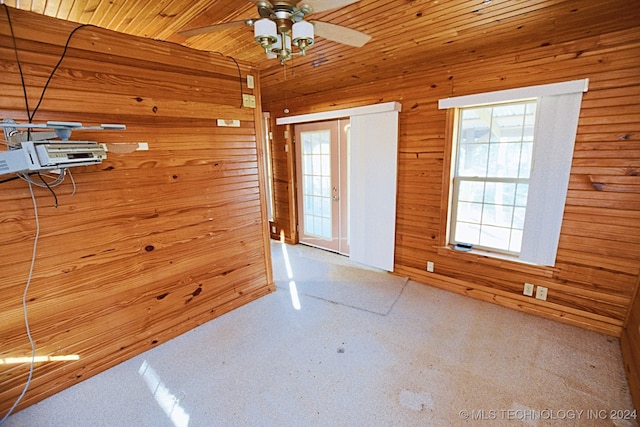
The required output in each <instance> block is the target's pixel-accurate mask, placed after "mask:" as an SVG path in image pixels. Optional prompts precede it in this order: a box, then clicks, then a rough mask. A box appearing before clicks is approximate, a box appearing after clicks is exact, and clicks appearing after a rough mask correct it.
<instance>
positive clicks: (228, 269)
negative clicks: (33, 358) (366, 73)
mask: <svg viewBox="0 0 640 427" xmlns="http://www.w3.org/2000/svg"><path fill="white" fill-rule="evenodd" d="M10 12H11V15H10V16H11V20H12V23H13V26H14V33H15V35H16V43H17V46H18V56H19V58H20V62H21V65H22V71H23V73H24V80H25V83H26V85H27V93H28V100H29V106H30V108H31V110H32V111H33V109H34V107H35V105H36V104H37V101H38V97H39V96H40V93H41V92H42V88H43V86H44V84H45V83H46V80H47V78H48V76H49V73H50V72H51V70H52V68H53V66H54V65H55V64H56V62H57V61H58V59H59V58H60V55H61V53H62V50H63V46H64V43H65V42H66V40H67V37H68V36H69V34H70V33H71V31H72V30H73V29H74V28H75V27H76V25H75V24H70V23H67V22H63V21H58V20H55V19H53V18H47V17H42V16H38V15H35V14H31V13H27V12H22V11H19V10H15V9H12V10H11V11H10ZM10 35H11V33H10V29H9V26H8V22H7V18H6V15H5V14H4V8H1V9H0V57H1V58H2V59H1V60H0V70H1V72H2V75H3V78H2V80H1V81H0V92H1V93H2V96H0V116H2V117H12V118H15V119H19V120H26V118H27V115H26V112H25V110H24V105H25V103H24V99H23V91H22V87H21V83H20V81H21V80H20V76H19V74H18V67H17V64H16V61H15V59H14V58H15V53H14V50H13V41H12V39H11V36H10ZM69 46H70V47H69V49H68V51H67V56H66V57H65V58H64V60H63V61H62V63H61V66H60V68H59V69H58V70H57V72H56V74H55V75H54V77H53V78H52V80H51V83H50V85H49V88H48V90H47V91H46V94H45V96H44V101H43V102H42V104H41V106H40V108H39V110H38V111H37V113H36V114H35V117H34V121H36V122H40V121H46V120H62V121H80V122H83V123H85V124H97V123H124V124H126V125H127V130H126V131H122V132H120V131H118V132H95V131H93V132H91V131H84V132H83V131H76V132H74V133H73V135H72V139H85V140H97V141H100V142H133V141H135V142H147V143H148V144H149V151H138V152H134V153H130V154H117V153H113V152H109V153H108V158H107V159H106V160H105V161H104V162H103V163H102V164H100V165H94V166H87V167H78V168H73V169H71V172H72V173H73V177H74V180H75V183H76V189H75V194H72V193H73V186H72V184H71V181H70V178H69V177H67V179H66V181H65V182H64V183H63V184H62V185H60V186H58V187H55V188H54V189H53V190H54V191H55V193H56V195H57V197H58V207H54V199H53V197H52V195H51V193H50V192H49V191H48V190H47V189H42V188H35V190H34V192H35V196H36V200H37V203H38V214H39V224H40V236H39V241H38V246H37V257H36V262H35V269H34V272H33V276H32V281H31V284H30V287H29V292H28V304H27V307H28V311H29V321H30V328H31V333H32V335H33V338H34V340H35V344H36V354H37V355H38V356H60V355H77V356H78V357H79V360H77V361H66V362H47V363H37V364H36V368H35V371H34V375H33V381H32V383H31V387H30V388H29V391H28V392H27V394H26V395H25V398H24V400H23V402H22V403H21V405H20V406H19V408H23V407H25V406H27V405H29V404H32V403H35V402H37V401H39V400H41V399H43V398H44V397H46V396H49V395H50V394H52V393H54V392H57V391H59V390H62V389H64V388H66V387H69V386H70V385H72V384H75V383H77V382H78V381H81V380H83V379H85V378H87V377H90V376H92V375H95V374H96V373H98V372H100V371H102V370H104V369H107V368H108V367H110V366H113V365H115V364H117V363H120V362H122V361H124V360H126V359H127V358H129V357H132V356H133V355H136V354H139V353H141V352H143V351H145V350H148V349H150V348H152V347H153V346H155V345H158V344H159V343H162V342H165V341H167V340H169V339H171V338H173V337H175V336H177V335H179V334H181V333H183V332H185V331H187V330H189V329H191V328H193V327H195V326H197V325H199V324H202V323H204V322H206V321H208V320H210V319H212V318H214V317H216V316H219V315H221V314H223V313H225V312H227V311H229V310H231V309H233V308H235V307H238V306H240V305H242V304H245V303H247V302H250V301H252V300H254V299H256V298H258V297H260V296H262V295H264V294H266V293H268V292H270V291H272V290H274V286H273V283H272V278H271V270H270V269H271V266H270V255H269V252H268V246H266V245H265V239H268V234H267V227H266V216H265V212H264V211H265V206H264V203H263V202H262V196H261V193H262V191H263V190H262V186H263V182H261V178H260V177H261V176H262V173H263V171H262V170H261V166H260V165H261V161H260V158H261V157H260V156H261V152H260V148H259V146H258V143H257V142H258V137H257V135H260V132H259V128H260V126H261V123H260V120H256V117H260V112H259V110H258V111H256V110H253V109H248V108H240V100H241V90H242V92H243V93H254V94H258V93H257V90H258V89H259V82H260V80H259V77H258V76H257V75H256V83H258V86H257V87H256V89H254V90H252V89H249V88H247V87H246V84H243V87H242V89H241V87H240V78H241V77H242V81H243V82H244V76H246V74H248V73H253V74H256V73H255V70H254V69H253V68H252V67H251V66H250V65H248V64H244V63H241V64H239V65H238V66H237V65H236V63H235V62H234V61H232V60H230V59H229V58H224V57H221V56H220V55H213V54H209V53H204V52H197V51H193V50H190V49H187V48H184V47H181V46H177V45H170V44H167V43H162V42H157V41H151V40H144V39H138V38H134V37H131V36H125V35H121V34H116V33H112V32H110V31H107V30H102V29H97V28H94V27H86V28H82V29H80V30H78V31H77V32H76V33H75V34H74V36H73V38H72V39H71V42H70V44H69ZM239 73H240V74H239ZM218 118H223V119H236V120H240V122H241V126H240V127H238V128H220V127H217V126H216V119H218ZM0 178H2V179H5V178H8V176H6V175H5V176H2V177H0ZM0 186H1V188H0V190H1V191H0V205H2V210H1V212H0V254H1V256H0V268H1V270H2V275H1V276H0V319H1V320H0V337H1V338H0V361H4V360H5V359H6V358H12V357H24V358H27V359H28V358H29V357H30V355H31V350H30V346H29V343H28V340H27V337H26V336H25V327H24V318H23V309H22V304H21V301H22V293H23V292H24V289H25V284H26V281H27V276H28V272H29V265H30V261H31V255H32V249H33V241H34V235H35V218H34V211H33V204H32V200H31V196H30V193H29V190H28V187H27V184H26V183H25V182H23V181H20V180H18V181H11V182H3V183H0ZM28 371H29V363H15V364H14V363H0V413H2V414H4V413H5V412H6V411H7V410H8V409H9V407H10V406H11V405H12V404H13V402H14V401H15V400H16V398H17V397H18V395H19V394H20V392H21V391H22V389H23V387H24V385H25V382H26V380H27V376H28Z"/></svg>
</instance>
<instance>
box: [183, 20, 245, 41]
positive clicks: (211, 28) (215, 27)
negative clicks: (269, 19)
mask: <svg viewBox="0 0 640 427" xmlns="http://www.w3.org/2000/svg"><path fill="white" fill-rule="evenodd" d="M253 22H254V20H253V19H245V20H243V21H231V22H223V23H221V24H211V25H205V26H204V27H198V28H191V29H189V30H183V31H178V34H180V35H181V36H184V37H193V36H197V35H200V34H207V33H214V32H216V31H224V30H228V29H230V28H236V27H241V26H243V25H246V26H249V27H250V26H252V25H253Z"/></svg>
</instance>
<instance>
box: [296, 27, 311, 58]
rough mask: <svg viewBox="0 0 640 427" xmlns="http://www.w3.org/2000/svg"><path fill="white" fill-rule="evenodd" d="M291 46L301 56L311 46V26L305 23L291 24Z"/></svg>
mask: <svg viewBox="0 0 640 427" xmlns="http://www.w3.org/2000/svg"><path fill="white" fill-rule="evenodd" d="M292 33H293V36H292V37H293V44H294V45H295V46H297V47H298V49H300V52H301V53H302V55H304V54H305V51H306V49H307V47H309V46H311V45H312V44H313V36H314V34H313V24H311V23H310V22H307V21H300V22H296V23H295V24H293V29H292Z"/></svg>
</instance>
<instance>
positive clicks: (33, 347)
mask: <svg viewBox="0 0 640 427" xmlns="http://www.w3.org/2000/svg"><path fill="white" fill-rule="evenodd" d="M29 192H30V193H31V200H32V201H33V212H34V216H35V220H36V237H35V239H34V241H33V252H32V255H31V267H30V268H29V277H28V278H27V284H26V286H25V288H24V292H23V294H22V311H23V312H24V325H25V327H26V329H27V337H28V338H29V344H31V365H30V366H29V378H27V383H26V384H25V385H24V389H23V390H22V393H21V394H20V396H18V399H17V400H16V402H15V403H14V404H13V406H12V407H11V409H9V412H7V414H6V415H5V416H4V417H2V419H1V420H0V425H2V424H4V422H5V421H6V420H7V418H9V416H10V415H11V413H12V412H13V410H14V409H16V406H18V404H19V403H20V401H21V400H22V398H23V397H24V395H25V393H26V392H27V390H28V389H29V385H30V384H31V378H33V368H34V365H35V361H36V345H35V343H34V342H33V338H32V337H31V329H30V328H29V316H28V313H27V292H28V291H29V285H30V284H31V278H32V277H33V268H34V266H35V264H36V249H37V247H38V239H39V238H40V219H39V218H38V205H37V203H36V196H35V195H34V194H33V187H32V186H31V182H29Z"/></svg>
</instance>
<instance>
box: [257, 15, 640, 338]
mask: <svg viewBox="0 0 640 427" xmlns="http://www.w3.org/2000/svg"><path fill="white" fill-rule="evenodd" d="M592 19H593V20H597V19H598V17H596V16H593V17H592ZM594 22H596V21H594ZM603 28H604V29H605V30H603V31H609V32H602V33H597V31H591V32H590V33H589V35H588V36H585V37H584V38H582V39H579V40H574V41H571V42H562V43H557V44H555V43H544V44H543V45H541V46H538V47H535V48H531V47H529V48H522V49H521V50H518V46H496V47H495V48H493V49H492V48H491V47H485V48H484V49H483V50H482V51H481V52H477V53H475V54H474V58H481V59H476V60H469V59H465V57H457V56H455V57H443V58H440V62H439V64H438V65H433V64H431V63H421V61H420V58H419V57H416V58H415V61H414V63H413V64H412V65H410V66H409V65H407V64H404V66H403V68H402V69H399V70H398V76H397V77H393V78H385V79H380V80H377V81H375V82H372V83H366V84H360V85H353V86H351V87H349V88H348V89H341V90H337V91H331V92H320V93H315V94H309V95H306V96H304V97H299V98H292V97H289V99H288V100H286V101H272V102H269V99H266V98H265V103H264V105H263V109H264V110H265V111H270V113H271V116H272V118H273V120H274V121H275V119H276V118H277V117H282V116H285V115H286V114H285V113H284V110H285V109H287V110H288V111H290V113H289V114H291V115H298V114H306V113H311V112H318V111H325V110H333V109H340V108H347V107H354V106H360V105H366V104H375V103H379V102H388V101H399V102H401V103H402V112H401V114H400V140H399V151H400V152H399V172H398V173H399V176H398V183H397V185H398V196H397V218H396V222H397V224H396V230H397V231H396V251H395V253H396V255H395V271H396V272H397V273H398V274H402V275H408V276H409V277H411V278H413V279H415V280H418V281H420V282H423V283H426V284H430V285H433V286H437V287H441V288H444V289H448V290H451V291H454V292H458V293H461V294H465V295H469V296H472V297H474V298H478V299H482V300H485V301H490V302H493V303H497V304H500V305H503V306H506V307H511V308H514V309H517V310H521V311H524V312H527V313H533V314H536V315H540V316H544V317H547V318H552V319H556V320H559V321H562V322H567V323H571V324H574V325H579V326H582V327H585V328H589V329H593V330H596V331H601V332H604V333H607V334H612V335H616V336H619V335H620V334H621V332H622V327H623V324H624V322H625V319H626V318H627V316H628V315H629V312H630V309H631V298H632V297H633V295H634V293H635V290H636V287H637V283H638V274H639V268H640V243H639V242H640V150H639V146H638V144H639V140H640V103H639V102H638V100H639V99H640V29H639V28H638V27H636V28H633V29H628V30H622V31H615V32H611V30H607V28H608V27H607V26H606V25H604V26H603ZM504 52H510V53H504ZM514 52H515V53H514ZM583 78H588V79H589V91H588V92H587V93H585V94H584V97H583V103H582V110H581V113H580V121H579V127H578V135H577V141H576V146H575V154H574V158H573V165H572V169H571V177H570V188H569V190H568V195H567V202H566V208H565V213H564V220H563V225H562V232H561V237H560V244H559V250H558V256H557V263H556V265H555V267H553V268H547V267H535V266H529V265H523V264H519V263H514V262H509V261H503V260H499V259H495V258H493V259H492V258H487V257H484V256H479V255H474V254H471V253H460V252H457V251H452V250H449V249H447V248H445V247H444V245H445V236H444V235H443V234H444V233H443V232H442V230H444V229H445V228H444V224H443V222H444V221H446V212H447V206H446V203H445V204H444V205H443V202H442V194H443V176H444V175H445V174H447V173H448V171H447V170H446V166H445V165H447V164H448V159H449V158H450V153H449V152H445V146H446V137H447V135H448V128H447V120H446V112H445V111H444V110H438V105H437V103H438V100H439V99H441V98H446V97H449V96H458V95H467V94H474V93H481V92H487V91H495V90H502V89H510V88H516V87H523V86H530V85H538V84H546V83H554V82H560V81H568V80H573V79H583ZM310 84H312V82H310ZM274 124H275V122H274ZM274 134H275V135H278V134H279V133H278V132H274ZM283 144H284V142H283V141H281V140H278V139H276V140H275V141H274V147H273V152H281V153H282V152H284V148H283ZM291 155H292V150H289V152H288V156H291ZM280 164H286V162H280ZM277 173H278V171H276V174H277ZM280 174H281V175H285V174H284V173H283V172H282V171H280ZM278 185H279V182H278V181H276V190H275V191H276V193H277V194H278V192H282V193H284V192H285V190H283V189H281V188H278ZM287 190H289V191H290V189H287ZM286 200H287V199H286V197H283V196H280V197H278V199H277V202H278V203H283V202H284V201H286ZM291 209H292V207H291V206H279V207H278V208H277V209H276V212H278V213H282V214H284V215H290V213H289V211H290V210H291ZM276 220H277V219H276ZM293 232H294V230H293V229H290V230H288V233H289V234H291V235H293ZM427 261H433V262H435V272H434V273H427V272H426V263H427ZM525 282H530V283H534V284H535V285H543V286H546V287H548V289H549V291H548V300H547V301H546V302H543V301H538V300H536V299H535V298H533V297H526V296H523V295H522V290H523V285H524V283H525Z"/></svg>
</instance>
